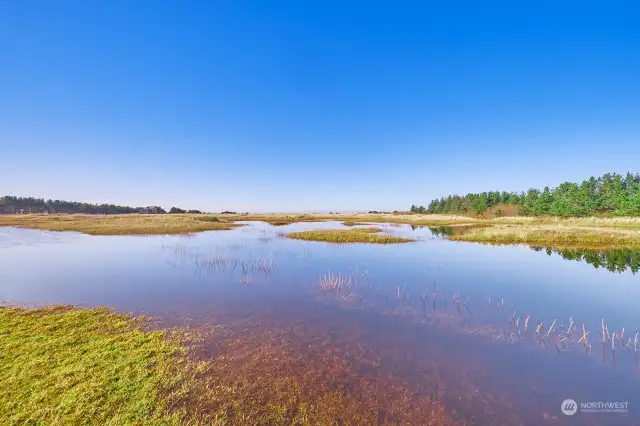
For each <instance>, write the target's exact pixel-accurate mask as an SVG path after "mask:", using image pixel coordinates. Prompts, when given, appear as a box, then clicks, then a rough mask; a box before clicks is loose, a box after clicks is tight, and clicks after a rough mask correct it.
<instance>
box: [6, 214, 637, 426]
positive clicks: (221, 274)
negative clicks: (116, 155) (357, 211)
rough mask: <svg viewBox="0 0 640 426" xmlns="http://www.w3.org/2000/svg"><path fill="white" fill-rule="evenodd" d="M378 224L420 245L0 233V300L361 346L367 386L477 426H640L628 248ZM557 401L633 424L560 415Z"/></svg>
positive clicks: (633, 264)
mask: <svg viewBox="0 0 640 426" xmlns="http://www.w3.org/2000/svg"><path fill="white" fill-rule="evenodd" d="M376 226H380V227H382V228H383V229H384V231H385V232H388V233H391V234H394V235H400V236H410V237H412V238H416V239H417V240H418V241H417V242H415V243H409V244H392V245H367V244H365V245H363V244H350V245H349V244H347V245H334V244H327V243H319V242H306V241H296V240H290V239H287V238H285V237H283V233H287V232H293V231H300V230H308V229H320V228H342V227H343V225H342V224H341V223H338V222H323V223H297V224H292V225H287V226H281V227H273V226H271V225H268V224H264V223H258V222H249V223H246V224H245V226H243V227H240V228H236V229H234V230H231V231H214V232H204V233H199V234H195V235H189V236H144V237H141V236H109V237H96V236H88V235H82V234H75V233H53V232H43V231H38V230H26V229H17V228H0V300H2V301H5V302H8V303H12V304H24V305H29V306H34V305H43V304H57V303H61V304H77V305H80V306H86V307H92V306H108V307H112V308H114V309H117V310H122V311H132V312H135V313H141V314H149V315H152V316H154V317H156V318H160V319H161V320H164V321H166V323H167V324H175V323H188V324H202V323H210V322H211V323H223V324H235V323H239V322H240V323H245V324H246V322H247V321H260V322H261V323H262V324H270V323H274V324H275V323H277V324H290V325H291V327H292V329H293V328H296V327H297V329H305V330H308V331H307V332H306V334H304V333H303V335H298V336H297V338H299V339H309V340H310V341H311V340H313V338H314V336H313V335H312V334H313V333H321V334H326V335H327V336H330V338H331V344H332V345H334V346H336V347H338V348H339V347H343V348H348V347H351V346H353V345H354V342H357V343H358V345H357V346H359V344H360V343H362V344H366V345H367V347H370V348H373V349H374V351H375V352H376V353H377V354H378V355H377V356H379V358H380V360H381V361H380V362H379V363H378V364H376V365H377V366H376V368H375V369H373V370H375V371H373V370H372V371H362V372H361V374H376V375H379V376H381V375H384V374H393V375H394V376H395V377H399V378H401V379H402V380H404V381H405V382H406V383H407V386H410V387H411V388H412V389H415V392H416V394H418V393H420V392H430V393H431V394H434V395H437V397H438V398H439V399H441V400H442V401H443V402H445V404H446V405H447V408H448V410H449V412H450V413H451V415H452V416H453V417H454V418H457V419H460V420H464V421H467V422H469V423H471V424H527V425H528V424H531V425H538V424H547V423H549V424H576V425H577V424H580V425H583V424H594V425H595V424H607V425H608V424H611V425H626V424H638V422H639V419H640V387H639V386H640V372H639V369H638V359H637V355H638V353H637V352H636V351H635V349H636V348H635V347H634V337H635V333H636V327H639V326H640V310H639V309H638V304H639V302H640V275H636V273H637V272H638V269H639V266H640V255H639V252H638V251H634V250H618V251H612V252H594V251H578V250H548V249H544V248H539V249H532V248H530V247H525V246H488V245H481V244H473V243H464V242H451V241H447V240H445V239H443V237H442V236H440V235H439V234H441V232H440V231H439V230H437V229H432V230H430V229H429V228H416V227H413V228H412V227H410V226H408V225H399V226H398V225H391V224H382V225H380V224H376ZM338 287H339V288H338ZM526 318H528V320H526ZM603 320H604V322H605V324H606V326H607V329H608V333H609V337H608V338H607V340H609V342H610V341H611V338H612V337H611V336H612V334H613V333H614V332H615V333H616V336H623V338H621V339H619V338H617V337H616V338H615V339H614V340H615V341H616V343H615V351H614V352H612V351H611V343H609V344H608V345H607V346H606V347H605V346H604V345H603V343H602V339H603V338H602V334H603V333H602V321H603ZM525 321H526V322H527V324H528V325H527V327H525ZM554 321H555V322H554ZM539 324H542V325H541V326H540V327H538V326H539ZM552 327H553V328H552ZM583 327H584V330H585V331H584V332H586V333H588V335H587V339H586V340H587V341H588V344H586V343H585V342H584V341H581V338H582V336H583ZM623 328H624V330H625V331H624V334H622V329H623ZM605 334H606V330H605ZM354 336H355V337H354ZM563 339H564V340H563ZM639 346H640V345H639ZM310 347H311V345H310ZM639 349H640V348H639ZM565 399H573V400H575V401H577V402H578V404H580V402H589V401H594V402H604V403H608V402H618V403H623V405H622V406H623V407H625V408H626V411H627V412H626V413H625V412H622V413H621V412H599V413H590V412H577V413H576V414H575V415H572V416H567V415H565V414H563V412H562V411H561V403H562V401H563V400H565ZM618 407H620V405H618Z"/></svg>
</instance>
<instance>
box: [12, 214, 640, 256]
mask: <svg viewBox="0 0 640 426" xmlns="http://www.w3.org/2000/svg"><path fill="white" fill-rule="evenodd" d="M257 221H259V222H265V223H269V224H271V225H273V226H286V225H290V224H294V223H300V222H322V221H336V222H346V223H347V225H346V226H350V225H352V224H353V223H354V222H355V223H358V224H375V223H393V224H407V225H413V226H427V227H450V228H451V230H452V231H451V232H450V235H444V237H445V238H446V239H449V240H451V241H466V242H476V243H489V244H525V245H536V244H537V245H546V246H549V247H585V248H586V247H589V248H594V249H598V248H600V249H606V248H640V218H635V217H619V218H600V217H585V218H559V217H503V218H498V219H481V218H474V217H466V216H446V215H420V214H412V215H408V214H407V215H393V214H301V215H294V214H290V215H288V214H277V213H273V214H233V215H231V214H219V215H215V214H175V215H174V214H164V215H141V214H131V215H78V214H70V215H65V214H59V215H46V214H32V215H0V226H14V227H18V228H29V229H40V230H46V231H63V232H66V231H69V232H80V233H84V234H89V235H179V234H189V233H195V232H204V231H216V230H230V229H233V228H235V227H238V226H242V224H240V223H237V222H257Z"/></svg>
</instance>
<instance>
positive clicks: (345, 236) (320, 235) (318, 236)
mask: <svg viewBox="0 0 640 426" xmlns="http://www.w3.org/2000/svg"><path fill="white" fill-rule="evenodd" d="M381 231H382V230H381V229H380V228H352V229H326V230H316V231H303V232H292V233H290V234H285V235H286V236H287V237H289V238H293V239H297V240H306V241H324V242H329V243H371V244H392V243H409V242H413V241H415V240H413V239H411V238H403V237H395V236H392V235H387V234H379V232H381Z"/></svg>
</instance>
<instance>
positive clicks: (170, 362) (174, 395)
mask: <svg viewBox="0 0 640 426" xmlns="http://www.w3.org/2000/svg"><path fill="white" fill-rule="evenodd" d="M142 324H143V323H142V321H141V320H139V319H133V318H132V317H130V316H129V315H123V314H117V313H114V312H111V311H109V310H106V309H75V308H72V307H60V306H58V307H50V308H43V309H35V310H27V309H22V308H8V307H0V376H1V377H2V381H1V382H0V418H1V419H2V422H3V423H6V424H34V425H35V424H43V425H44V424H46V425H53V424H100V425H121V424H142V423H145V424H149V423H153V424H159V423H161V422H165V424H181V423H183V420H184V419H185V417H184V415H183V413H180V412H174V413H170V412H169V410H168V407H169V406H171V405H173V404H174V403H175V402H176V401H179V400H181V399H183V397H184V393H185V392H187V389H188V387H186V386H184V384H183V383H184V382H185V377H186V373H185V371H186V370H184V369H183V368H182V367H181V362H180V356H179V355H180V354H182V353H183V352H184V349H183V346H182V345H181V343H180V342H179V341H178V340H177V339H167V338H166V336H165V333H161V332H158V331H155V332H146V331H143V330H142V329H141V327H140V326H141V325H142Z"/></svg>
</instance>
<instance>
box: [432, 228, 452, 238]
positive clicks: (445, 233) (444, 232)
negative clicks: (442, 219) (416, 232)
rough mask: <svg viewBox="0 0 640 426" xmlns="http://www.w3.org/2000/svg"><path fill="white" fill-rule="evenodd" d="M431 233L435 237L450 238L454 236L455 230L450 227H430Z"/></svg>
mask: <svg viewBox="0 0 640 426" xmlns="http://www.w3.org/2000/svg"><path fill="white" fill-rule="evenodd" d="M429 231H431V233H432V234H433V235H437V236H439V237H449V236H451V235H453V228H452V227H450V226H436V227H431V226H430V227H429Z"/></svg>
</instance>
